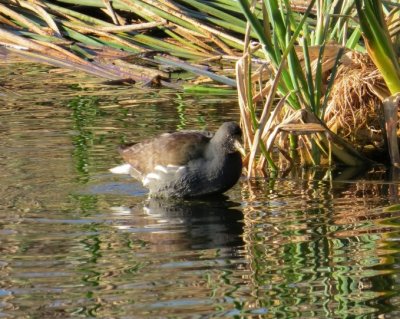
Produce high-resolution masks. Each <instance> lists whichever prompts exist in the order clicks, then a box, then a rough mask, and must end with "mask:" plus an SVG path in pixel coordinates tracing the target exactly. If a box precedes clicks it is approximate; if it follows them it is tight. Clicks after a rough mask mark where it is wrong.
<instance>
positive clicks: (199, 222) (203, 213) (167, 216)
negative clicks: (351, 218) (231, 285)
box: [112, 196, 243, 251]
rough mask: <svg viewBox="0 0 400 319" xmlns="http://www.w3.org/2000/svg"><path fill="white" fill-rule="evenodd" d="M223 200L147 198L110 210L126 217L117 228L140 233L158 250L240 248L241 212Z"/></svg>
mask: <svg viewBox="0 0 400 319" xmlns="http://www.w3.org/2000/svg"><path fill="white" fill-rule="evenodd" d="M238 205H239V204H237V203H234V202H231V201H229V200H228V199H227V198H226V197H224V196H221V197H216V198H213V199H211V200H190V201H189V200H167V199H154V198H151V199H147V200H145V201H144V202H142V203H139V204H136V205H135V206H133V207H130V208H128V207H113V208H112V211H113V214H114V215H119V216H120V217H121V216H124V217H126V218H125V219H124V222H123V224H120V225H117V226H116V227H117V228H119V229H121V230H124V231H129V232H134V233H137V234H140V237H141V239H142V240H145V241H146V242H149V243H152V249H154V250H160V251H178V250H187V249H191V250H196V249H214V248H227V247H233V248H235V247H239V246H242V245H243V240H242V232H243V213H242V211H241V210H239V209H237V206H238Z"/></svg>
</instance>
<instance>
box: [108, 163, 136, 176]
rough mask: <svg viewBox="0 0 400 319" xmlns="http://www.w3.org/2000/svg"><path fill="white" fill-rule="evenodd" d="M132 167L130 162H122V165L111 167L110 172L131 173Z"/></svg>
mask: <svg viewBox="0 0 400 319" xmlns="http://www.w3.org/2000/svg"><path fill="white" fill-rule="evenodd" d="M130 169H131V165H130V164H122V165H118V166H115V167H113V168H110V172H111V173H113V174H129V172H130Z"/></svg>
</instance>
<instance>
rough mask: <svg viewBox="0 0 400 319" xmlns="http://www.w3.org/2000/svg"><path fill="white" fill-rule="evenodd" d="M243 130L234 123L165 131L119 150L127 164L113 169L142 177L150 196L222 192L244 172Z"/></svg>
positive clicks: (190, 195)
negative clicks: (203, 129)
mask: <svg viewBox="0 0 400 319" xmlns="http://www.w3.org/2000/svg"><path fill="white" fill-rule="evenodd" d="M241 137H242V131H241V129H240V127H239V126H238V125H237V124H236V123H234V122H226V123H223V124H222V125H221V127H220V128H219V129H218V130H217V132H216V133H215V135H213V134H211V133H209V132H200V131H182V132H175V133H165V134H161V135H160V136H158V137H156V138H153V139H148V140H145V141H143V142H141V143H138V144H134V145H131V146H127V147H122V148H121V149H120V154H121V156H122V158H123V159H124V161H125V162H126V163H127V164H128V165H126V164H125V165H123V166H118V167H116V168H113V169H111V171H112V172H114V173H129V174H131V175H132V176H133V177H134V178H136V179H138V180H141V181H142V183H143V185H144V186H145V187H147V188H148V189H149V190H150V196H162V197H197V196H204V195H210V194H220V193H223V192H225V191H227V190H228V189H230V188H231V187H232V186H233V185H235V184H236V182H237V181H238V179H239V177H240V175H241V171H242V158H241V155H240V151H243V148H241V145H240V141H241Z"/></svg>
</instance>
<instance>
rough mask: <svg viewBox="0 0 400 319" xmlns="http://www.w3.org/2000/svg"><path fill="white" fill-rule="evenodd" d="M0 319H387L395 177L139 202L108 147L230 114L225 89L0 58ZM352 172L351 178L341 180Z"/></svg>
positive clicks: (321, 178) (248, 186)
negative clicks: (186, 89) (128, 81)
mask: <svg viewBox="0 0 400 319" xmlns="http://www.w3.org/2000/svg"><path fill="white" fill-rule="evenodd" d="M0 73H1V75H2V86H1V88H0V99H1V100H2V107H1V108H0V167H1V174H0V318H145V317H147V318H215V317H221V318H230V317H234V318H251V317H253V318H398V317H399V316H400V311H399V302H400V299H399V288H400V282H399V276H398V273H399V269H400V263H399V256H400V255H399V252H400V245H399V241H400V233H399V231H400V228H399V225H400V223H399V222H400V211H399V210H396V209H394V210H392V211H387V210H385V209H384V208H385V207H387V206H389V205H393V204H396V203H398V202H399V194H398V193H399V191H398V189H399V185H398V184H399V179H398V177H397V175H398V173H397V172H385V171H382V172H375V173H374V174H371V173H370V174H367V175H366V174H361V173H360V172H357V174H358V175H356V173H355V172H354V171H348V170H343V171H333V172H330V173H329V172H326V171H322V170H321V171H315V172H304V171H299V172H293V173H292V174H291V175H290V176H288V177H286V178H280V179H276V180H263V179H258V180H253V181H250V182H247V181H241V182H240V183H238V184H237V185H236V186H235V187H234V188H233V189H232V190H230V191H229V192H227V194H226V195H227V197H226V198H225V199H218V200H202V201H185V202H173V201H161V202H160V201H149V200H147V197H146V190H145V189H144V188H142V187H141V185H140V184H139V183H138V182H136V181H134V180H132V179H131V178H129V177H125V176H114V175H112V174H110V173H109V172H108V168H110V167H112V166H114V165H116V164H118V163H120V159H119V157H118V154H117V151H116V147H117V145H118V144H121V143H124V142H129V141H139V140H141V139H143V138H146V137H150V136H153V135H155V134H157V133H160V132H164V131H171V130H179V129H200V128H208V129H214V128H216V127H218V126H219V124H220V123H221V122H223V121H225V120H229V119H237V118H238V112H237V107H236V104H235V103H236V97H235V96H234V95H233V96H209V95H202V96H193V95H189V94H183V93H177V92H172V91H168V90H161V91H151V90H148V89H133V88H131V87H113V86H107V85H102V84H99V83H98V82H99V81H98V80H97V79H93V78H89V77H85V76H84V75H82V74H76V73H73V72H72V73H71V72H67V73H61V72H58V71H56V70H53V69H48V68H46V67H43V66H34V65H27V64H13V65H7V64H4V65H2V68H1V69H0ZM354 176H358V177H357V178H356V179H354Z"/></svg>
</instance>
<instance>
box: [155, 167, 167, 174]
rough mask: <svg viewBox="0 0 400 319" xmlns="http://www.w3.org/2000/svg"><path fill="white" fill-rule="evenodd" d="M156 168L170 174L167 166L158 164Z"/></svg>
mask: <svg viewBox="0 0 400 319" xmlns="http://www.w3.org/2000/svg"><path fill="white" fill-rule="evenodd" d="M154 169H155V170H156V171H160V172H163V173H165V174H168V170H167V169H166V168H165V166H161V165H156V167H154Z"/></svg>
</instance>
